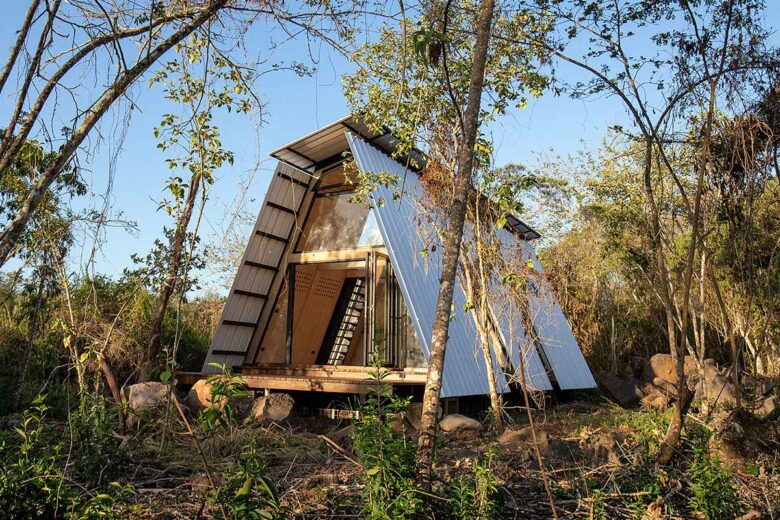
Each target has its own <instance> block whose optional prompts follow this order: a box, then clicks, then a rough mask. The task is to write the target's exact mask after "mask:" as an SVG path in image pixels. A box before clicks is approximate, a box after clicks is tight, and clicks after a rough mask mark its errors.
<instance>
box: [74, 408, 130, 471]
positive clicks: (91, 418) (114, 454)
mask: <svg viewBox="0 0 780 520" xmlns="http://www.w3.org/2000/svg"><path fill="white" fill-rule="evenodd" d="M116 423H117V409H116V406H114V405H113V404H112V403H109V402H107V401H106V400H105V399H103V398H95V399H88V400H87V401H86V403H85V406H83V407H82V409H81V410H80V411H74V412H73V413H71V415H70V418H69V425H70V429H71V431H72V432H73V437H74V441H75V446H76V450H75V452H74V454H73V455H72V460H73V464H74V469H75V470H76V473H77V474H78V475H79V477H81V480H83V481H84V482H85V483H87V484H89V485H92V486H99V485H101V484H102V483H104V482H107V481H109V482H110V481H112V480H114V479H115V478H117V477H118V476H119V475H120V472H121V471H122V467H123V466H124V465H125V464H126V463H127V462H128V460H129V459H128V455H127V450H126V449H125V448H124V446H123V445H122V443H121V442H120V441H119V439H118V438H117V437H115V436H114V435H113V429H114V426H115V425H116Z"/></svg>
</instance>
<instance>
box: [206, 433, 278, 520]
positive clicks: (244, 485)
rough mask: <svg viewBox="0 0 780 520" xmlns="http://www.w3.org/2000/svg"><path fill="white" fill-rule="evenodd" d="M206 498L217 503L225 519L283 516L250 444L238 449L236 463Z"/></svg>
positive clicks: (262, 467) (259, 460)
mask: <svg viewBox="0 0 780 520" xmlns="http://www.w3.org/2000/svg"><path fill="white" fill-rule="evenodd" d="M209 501H210V502H211V503H212V504H219V505H221V506H222V507H223V508H224V510H225V513H226V515H227V517H228V518H229V519H236V520H239V519H245V518H252V519H254V518H263V519H269V520H270V519H282V518H286V517H285V515H284V511H283V508H282V506H281V505H280V503H279V498H278V496H277V493H276V488H275V487H274V484H273V482H272V481H271V480H270V479H269V478H268V477H266V466H265V462H263V459H262V457H261V456H260V452H259V450H258V448H257V446H255V445H254V443H250V444H249V445H248V446H247V447H246V448H244V449H243V450H242V453H241V456H240V457H239V461H238V464H237V465H236V466H235V467H233V468H232V469H231V470H230V471H228V472H227V473H225V474H224V484H223V485H221V486H219V487H218V488H217V489H216V490H215V492H214V493H213V494H212V495H211V497H210V499H209Z"/></svg>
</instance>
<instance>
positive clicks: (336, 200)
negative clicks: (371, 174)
mask: <svg viewBox="0 0 780 520" xmlns="http://www.w3.org/2000/svg"><path fill="white" fill-rule="evenodd" d="M349 195H350V193H348V192H347V193H343V192H342V193H333V194H327V195H321V196H318V197H316V198H315V199H314V202H312V207H311V211H310V212H309V216H308V218H307V220H306V224H305V225H304V227H303V233H302V234H301V238H300V240H299V242H298V248H297V249H296V252H303V251H334V250H337V249H351V248H355V247H361V246H379V245H382V244H383V242H382V237H381V235H380V234H379V228H378V226H377V223H376V218H375V217H374V215H373V212H371V211H369V208H368V207H367V206H366V205H364V204H356V203H353V202H350V200H349V199H350V197H349Z"/></svg>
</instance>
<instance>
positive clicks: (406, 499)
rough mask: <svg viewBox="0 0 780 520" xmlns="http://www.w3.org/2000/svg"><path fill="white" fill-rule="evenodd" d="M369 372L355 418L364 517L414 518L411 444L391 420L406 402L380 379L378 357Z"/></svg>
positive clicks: (417, 499)
mask: <svg viewBox="0 0 780 520" xmlns="http://www.w3.org/2000/svg"><path fill="white" fill-rule="evenodd" d="M373 367H374V368H373V371H372V372H371V375H372V378H373V382H374V384H373V385H372V386H371V388H370V390H369V392H368V397H367V398H366V402H365V403H364V405H363V406H361V407H360V410H359V411H360V415H359V419H358V420H357V421H355V436H354V439H355V454H356V455H357V456H358V458H359V459H360V461H361V462H362V463H363V469H364V471H363V475H362V483H363V485H364V488H363V489H364V491H363V502H364V505H363V511H362V513H363V517H364V518H367V519H369V520H380V519H381V520H384V519H405V518H413V517H414V516H415V515H416V514H417V512H418V510H419V509H420V504H421V500H420V497H419V496H418V494H417V492H416V488H415V483H414V445H413V444H412V443H411V442H409V441H408V440H407V439H406V438H405V437H404V436H403V435H399V434H397V433H396V432H395V431H394V430H393V428H392V426H391V423H392V421H393V420H398V417H400V416H401V415H400V414H402V413H403V412H404V411H405V410H406V408H407V406H409V400H408V399H402V398H400V397H398V396H396V395H393V394H392V392H391V391H390V388H389V387H388V385H386V384H385V383H383V378H384V377H385V373H386V371H385V370H384V369H383V368H382V364H381V362H379V361H376V362H374V363H373Z"/></svg>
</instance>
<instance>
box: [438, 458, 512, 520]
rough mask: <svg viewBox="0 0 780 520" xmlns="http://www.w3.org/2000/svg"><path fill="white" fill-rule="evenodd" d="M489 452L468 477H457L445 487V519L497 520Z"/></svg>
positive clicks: (497, 493) (497, 491) (496, 496)
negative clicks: (446, 515)
mask: <svg viewBox="0 0 780 520" xmlns="http://www.w3.org/2000/svg"><path fill="white" fill-rule="evenodd" d="M495 455H496V453H495V451H493V450H492V449H490V450H488V451H487V453H485V457H484V458H483V459H482V460H478V461H476V462H475V464H474V472H473V473H472V474H470V475H469V474H466V475H457V476H456V477H454V478H453V479H452V480H451V481H450V482H449V483H448V485H447V495H448V497H449V499H448V501H447V508H448V516H449V517H450V518H462V519H470V520H471V519H473V520H490V519H492V518H497V517H499V516H500V512H501V503H500V501H499V498H500V489H499V484H498V480H497V479H496V476H495V474H494V473H493V469H492V465H493V459H494V458H495Z"/></svg>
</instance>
